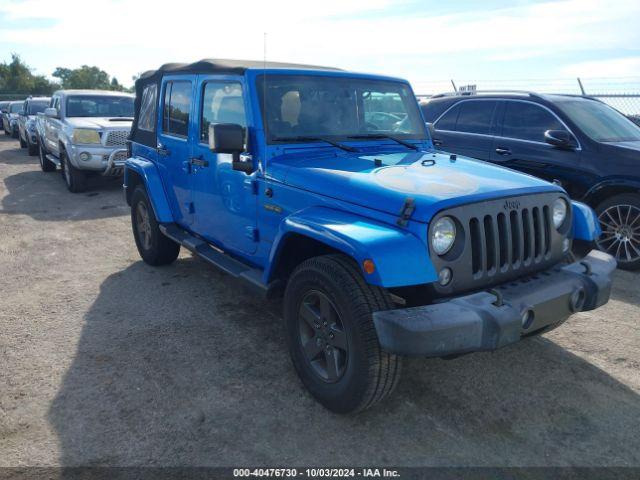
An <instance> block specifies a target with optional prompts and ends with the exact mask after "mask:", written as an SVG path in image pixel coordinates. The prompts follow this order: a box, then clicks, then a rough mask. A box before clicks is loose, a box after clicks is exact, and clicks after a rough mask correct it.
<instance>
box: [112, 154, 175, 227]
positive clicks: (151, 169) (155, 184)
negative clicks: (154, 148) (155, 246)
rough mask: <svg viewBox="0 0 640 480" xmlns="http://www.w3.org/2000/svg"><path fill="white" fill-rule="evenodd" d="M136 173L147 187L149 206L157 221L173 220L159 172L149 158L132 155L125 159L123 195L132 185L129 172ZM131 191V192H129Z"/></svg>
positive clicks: (166, 221)
mask: <svg viewBox="0 0 640 480" xmlns="http://www.w3.org/2000/svg"><path fill="white" fill-rule="evenodd" d="M132 172H135V173H137V174H138V175H139V176H140V178H141V179H142V182H143V184H144V187H145V188H146V189H147V194H148V196H149V200H151V206H152V207H153V213H154V214H155V217H156V220H157V221H158V223H170V222H173V214H172V213H171V207H170V206H169V201H168V200H167V195H166V193H165V191H164V186H163V185H162V179H161V178H160V172H158V167H157V166H156V165H155V163H153V162H150V161H149V160H144V159H142V158H140V157H132V158H129V159H127V161H126V163H125V168H124V182H123V187H124V189H125V196H126V195H127V192H128V190H129V188H131V186H132V185H133V183H134V182H133V181H132V180H131V173H132ZM131 193H133V192H131Z"/></svg>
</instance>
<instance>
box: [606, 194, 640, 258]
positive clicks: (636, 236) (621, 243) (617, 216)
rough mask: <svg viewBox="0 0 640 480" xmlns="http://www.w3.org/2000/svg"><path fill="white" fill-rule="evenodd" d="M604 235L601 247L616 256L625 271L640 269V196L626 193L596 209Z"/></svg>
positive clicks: (608, 200) (612, 198) (610, 199)
mask: <svg viewBox="0 0 640 480" xmlns="http://www.w3.org/2000/svg"><path fill="white" fill-rule="evenodd" d="M596 213H597V214H598V219H599V220H600V226H601V227H602V235H601V236H600V238H599V239H598V240H596V245H597V246H598V248H599V249H600V250H602V251H604V252H607V253H609V254H610V255H613V256H614V257H615V259H616V261H617V262H618V266H619V267H620V268H622V269H624V270H637V269H640V195H635V194H633V193H624V194H621V195H616V196H614V197H611V198H609V199H607V200H605V201H604V202H602V203H601V204H600V205H598V207H597V208H596Z"/></svg>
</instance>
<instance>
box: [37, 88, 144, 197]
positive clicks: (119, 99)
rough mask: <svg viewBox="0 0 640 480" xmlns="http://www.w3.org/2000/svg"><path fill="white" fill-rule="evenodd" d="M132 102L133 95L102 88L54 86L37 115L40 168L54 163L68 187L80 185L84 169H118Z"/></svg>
mask: <svg viewBox="0 0 640 480" xmlns="http://www.w3.org/2000/svg"><path fill="white" fill-rule="evenodd" d="M133 102H134V96H133V95H130V94H127V93H122V92H112V91H108V90H104V91H103V90H59V91H57V92H55V93H54V94H53V96H52V97H51V103H50V105H49V108H47V109H45V111H44V115H43V116H41V117H40V118H39V119H38V120H39V122H40V125H39V126H38V131H39V135H40V137H41V138H40V140H41V141H39V142H38V143H39V146H40V152H39V153H40V166H41V167H42V170H43V171H45V172H51V171H54V170H56V168H57V167H58V166H59V167H60V168H61V170H62V177H63V179H64V181H65V183H66V185H67V188H68V189H69V191H71V192H74V193H77V192H82V191H84V190H85V188H86V183H87V182H86V180H87V176H88V175H91V174H99V175H105V176H107V175H108V176H112V175H121V174H122V171H123V165H124V162H125V160H126V159H127V156H128V155H127V148H126V142H127V138H128V136H129V132H130V130H131V122H132V121H133Z"/></svg>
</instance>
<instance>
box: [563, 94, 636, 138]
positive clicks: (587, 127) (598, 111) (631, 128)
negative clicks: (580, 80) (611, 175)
mask: <svg viewBox="0 0 640 480" xmlns="http://www.w3.org/2000/svg"><path fill="white" fill-rule="evenodd" d="M557 105H558V107H559V108H560V110H562V111H563V112H564V113H565V114H566V115H567V116H568V117H569V118H570V119H571V120H572V121H573V122H574V123H575V124H576V125H577V126H578V127H579V128H580V129H581V130H582V131H583V132H584V133H585V134H586V135H587V136H589V137H590V138H592V139H593V140H595V141H597V142H629V141H634V140H640V127H638V126H637V125H636V124H634V123H633V122H632V121H631V120H629V119H628V118H627V117H625V116H624V115H622V114H621V113H620V112H618V111H617V110H615V109H613V108H611V107H610V106H608V105H606V104H604V103H601V102H597V101H594V100H580V99H576V100H561V101H559V102H557Z"/></svg>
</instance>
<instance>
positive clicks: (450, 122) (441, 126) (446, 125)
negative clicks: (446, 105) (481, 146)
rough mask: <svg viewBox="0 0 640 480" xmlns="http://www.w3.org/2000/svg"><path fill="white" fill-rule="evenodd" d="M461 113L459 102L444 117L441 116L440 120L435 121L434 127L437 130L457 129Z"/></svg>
mask: <svg viewBox="0 0 640 480" xmlns="http://www.w3.org/2000/svg"><path fill="white" fill-rule="evenodd" d="M459 113H460V104H459V103H458V104H456V105H454V106H453V107H451V108H450V109H449V110H448V111H447V112H446V113H445V114H444V115H443V116H442V117H440V120H438V121H437V122H436V123H435V125H434V128H435V129H436V130H451V131H453V130H455V129H456V122H457V121H458V114H459Z"/></svg>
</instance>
